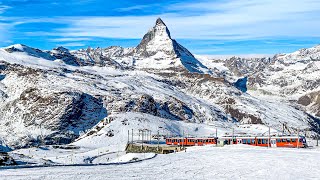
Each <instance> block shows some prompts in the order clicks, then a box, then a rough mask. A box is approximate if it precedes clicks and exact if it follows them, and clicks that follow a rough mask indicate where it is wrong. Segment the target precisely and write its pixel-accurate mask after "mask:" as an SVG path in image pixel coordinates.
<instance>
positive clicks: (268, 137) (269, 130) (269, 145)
mask: <svg viewBox="0 0 320 180" xmlns="http://www.w3.org/2000/svg"><path fill="white" fill-rule="evenodd" d="M269 147H270V126H269V132H268V148H269Z"/></svg>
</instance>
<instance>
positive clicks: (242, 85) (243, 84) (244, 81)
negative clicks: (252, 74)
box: [234, 77, 248, 92]
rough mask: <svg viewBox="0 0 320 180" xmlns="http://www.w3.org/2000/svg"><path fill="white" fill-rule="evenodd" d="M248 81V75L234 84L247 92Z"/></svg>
mask: <svg viewBox="0 0 320 180" xmlns="http://www.w3.org/2000/svg"><path fill="white" fill-rule="evenodd" d="M247 81H248V78H247V77H244V78H241V79H238V80H237V82H235V83H234V86H235V87H236V88H238V89H239V90H240V91H242V92H247Z"/></svg>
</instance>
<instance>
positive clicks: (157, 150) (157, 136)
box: [157, 130, 160, 151]
mask: <svg viewBox="0 0 320 180" xmlns="http://www.w3.org/2000/svg"><path fill="white" fill-rule="evenodd" d="M157 137H158V148H157V151H159V140H160V136H159V130H158V136H157Z"/></svg>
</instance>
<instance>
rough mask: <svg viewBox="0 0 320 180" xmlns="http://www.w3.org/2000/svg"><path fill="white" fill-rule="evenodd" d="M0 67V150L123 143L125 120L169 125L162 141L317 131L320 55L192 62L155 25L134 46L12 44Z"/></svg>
mask: <svg viewBox="0 0 320 180" xmlns="http://www.w3.org/2000/svg"><path fill="white" fill-rule="evenodd" d="M0 61H1V62H0V147H2V148H3V149H4V150H5V151H8V149H10V148H11V149H12V148H21V147H28V146H37V145H41V144H66V143H71V142H74V141H76V142H78V141H85V142H87V141H86V139H88V138H101V136H100V135H99V136H98V134H99V132H106V133H105V136H106V137H105V136H104V137H105V138H106V139H105V140H104V141H106V142H108V138H113V137H118V139H120V140H121V141H125V140H126V138H123V137H125V136H126V133H127V132H125V131H120V130H119V129H121V128H123V127H122V126H125V127H126V128H129V129H130V127H127V125H129V126H132V127H136V126H137V124H135V125H133V124H131V125H130V121H131V120H133V119H139V122H140V123H142V124H144V126H150V127H153V125H154V123H155V121H156V120H157V122H158V121H159V122H160V121H163V122H168V123H169V122H170V123H171V124H170V125H168V127H167V128H166V130H165V131H166V132H164V133H171V134H175V135H182V133H188V134H189V135H195V136H197V135H202V136H206V135H208V136H209V135H211V134H212V129H215V128H219V129H220V130H221V131H222V132H227V130H228V129H231V128H236V130H237V131H238V132H239V133H247V134H263V133H264V132H265V131H266V128H267V127H268V126H270V127H271V128H272V130H273V133H281V132H282V131H283V129H284V127H285V131H286V133H297V132H298V131H299V129H300V130H301V131H303V132H306V134H307V135H308V136H312V135H314V134H315V133H316V132H317V131H318V132H319V128H318V126H319V124H320V121H319V119H318V118H319V117H320V46H316V47H313V48H309V49H301V50H299V51H297V52H294V53H291V54H278V55H275V56H274V57H266V58H239V57H232V58H228V59H224V60H221V59H214V58H210V57H204V56H194V55H193V54H192V53H191V52H190V51H188V50H187V49H186V48H185V47H183V46H182V45H180V44H179V43H178V42H177V41H176V40H174V39H172V37H171V35H170V31H169V29H168V28H167V26H166V25H165V23H164V22H163V21H162V20H161V19H160V18H159V19H157V20H156V23H155V25H154V27H153V28H151V29H150V30H149V31H148V32H147V34H146V35H144V37H143V38H142V40H141V42H140V44H138V45H137V47H133V48H122V47H118V46H112V47H108V48H90V47H89V48H87V49H80V50H76V51H70V50H68V49H66V48H64V47H57V48H55V49H53V50H50V51H43V50H40V49H36V48H32V47H28V46H26V45H21V44H17V45H12V46H9V47H6V48H2V49H1V50H0ZM153 119H155V120H154V122H153ZM119 121H121V122H122V125H120V124H121V123H120V124H119ZM127 121H128V122H127ZM175 122H181V123H184V125H183V127H184V128H186V129H185V130H182V125H181V126H180V125H177V124H174V123H175ZM113 123H114V124H113ZM168 123H167V124H168ZM190 124H193V125H190ZM199 124H200V125H199ZM197 125H199V127H197V128H194V126H197ZM159 126H160V125H159ZM187 127H189V129H188V128H187ZM191 127H192V128H191ZM200 127H201V128H200ZM199 128H200V130H199ZM154 129H155V127H154ZM183 131H186V132H183ZM121 137H122V138H121Z"/></svg>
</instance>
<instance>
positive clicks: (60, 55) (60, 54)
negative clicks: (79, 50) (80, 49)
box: [50, 47, 83, 66]
mask: <svg viewBox="0 0 320 180" xmlns="http://www.w3.org/2000/svg"><path fill="white" fill-rule="evenodd" d="M50 54H51V55H52V56H54V57H55V58H56V59H61V60H62V61H63V62H65V63H66V64H69V65H73V66H80V65H83V64H82V63H81V60H80V59H78V58H76V57H75V56H74V55H72V54H71V53H70V51H69V50H68V49H66V48H64V47H57V48H54V49H53V50H52V51H50Z"/></svg>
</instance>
